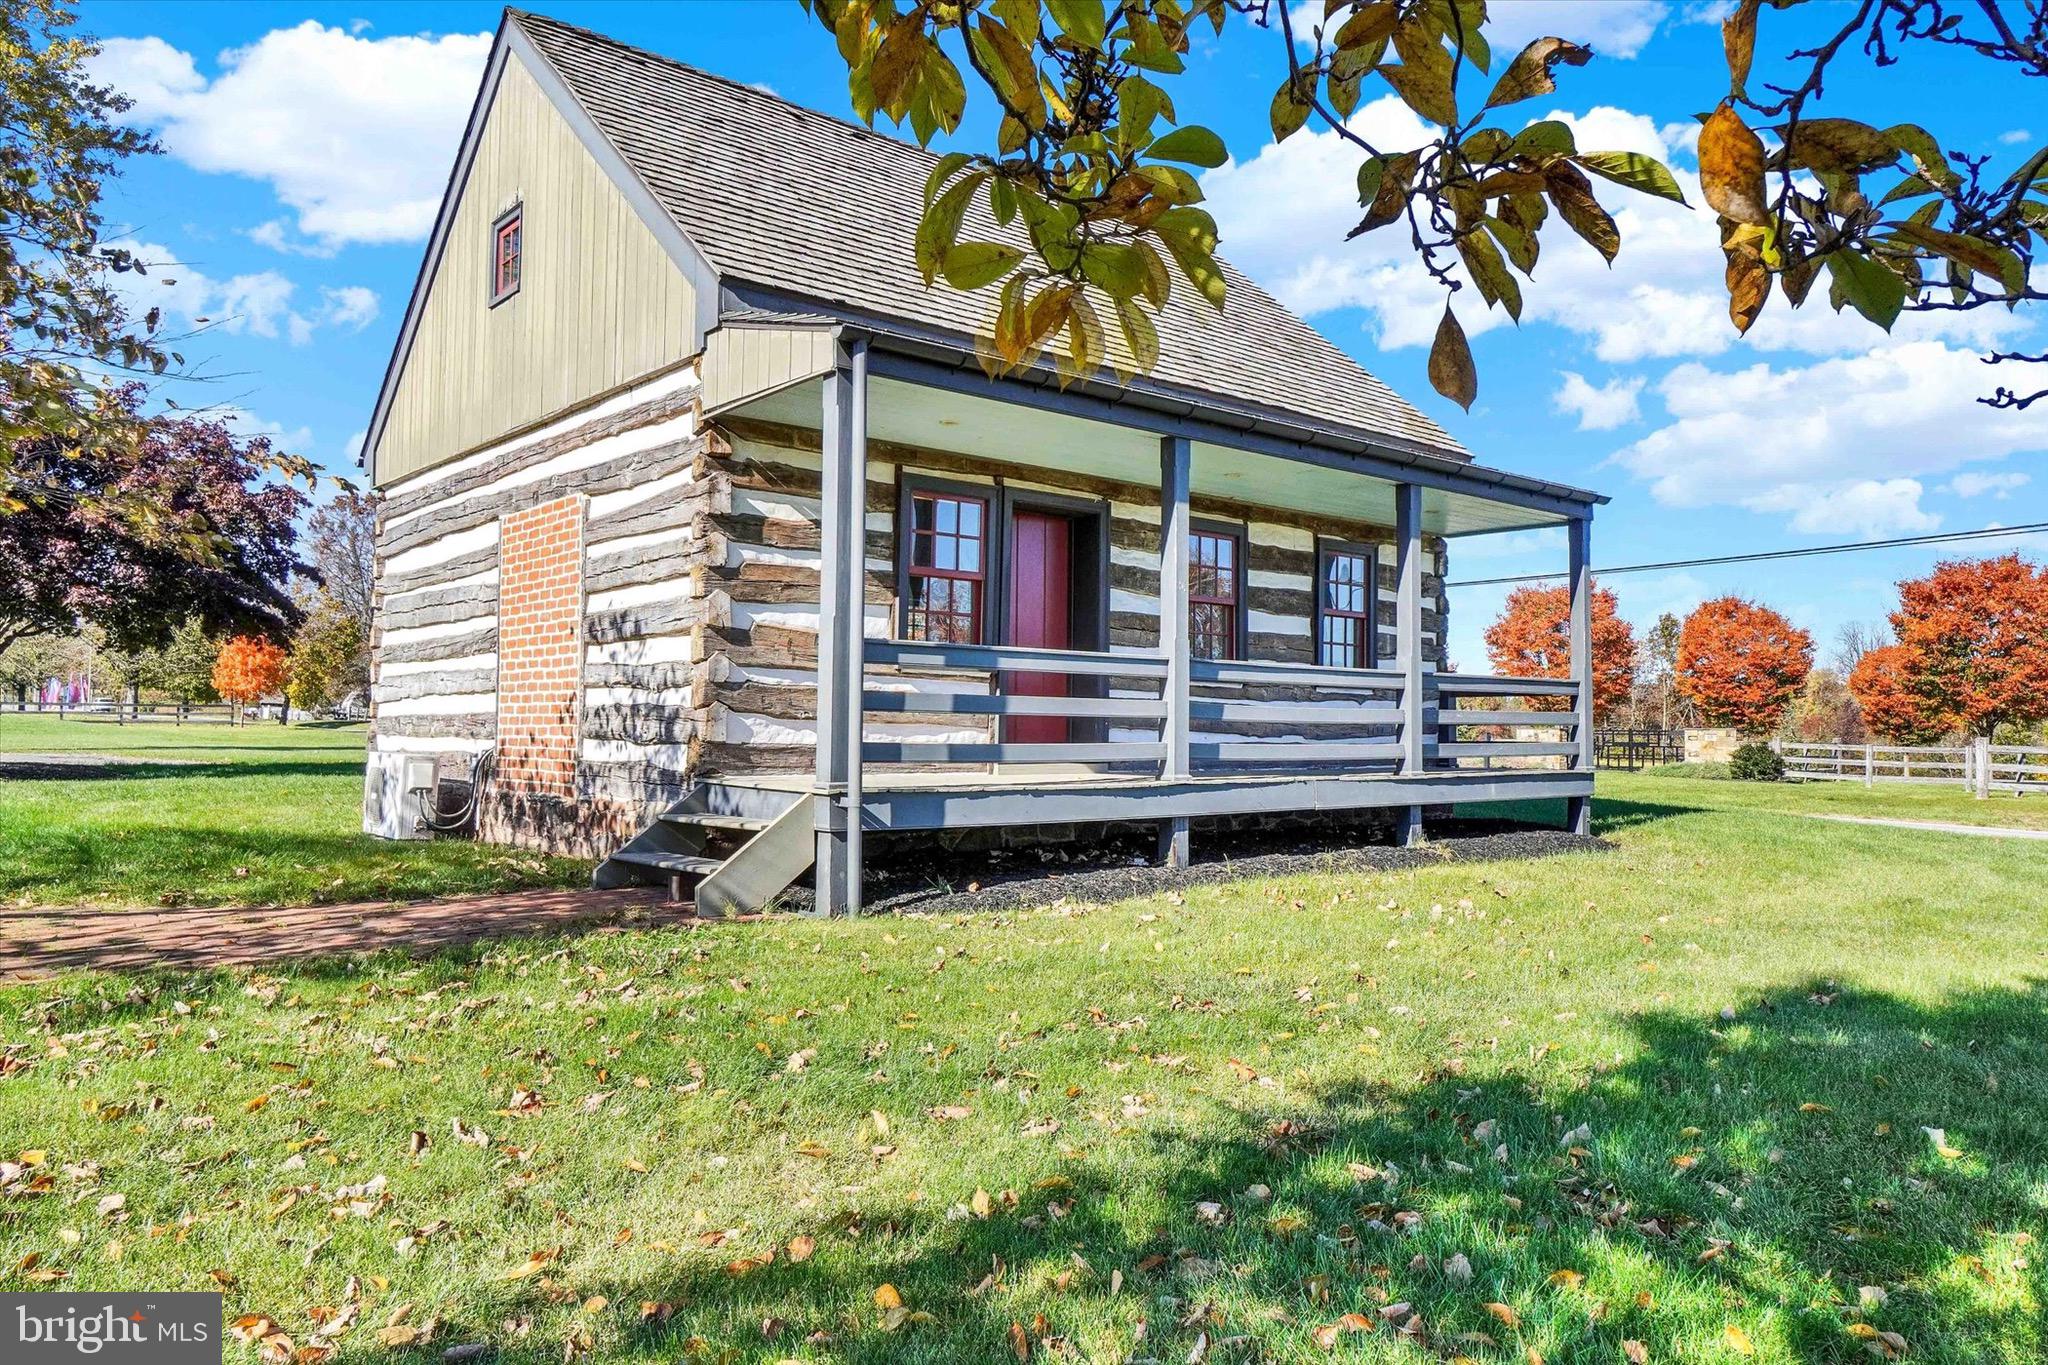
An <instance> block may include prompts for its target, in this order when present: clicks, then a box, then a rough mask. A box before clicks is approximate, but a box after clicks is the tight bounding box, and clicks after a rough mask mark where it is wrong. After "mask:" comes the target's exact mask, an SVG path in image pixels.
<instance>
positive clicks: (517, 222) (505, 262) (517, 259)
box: [491, 205, 526, 305]
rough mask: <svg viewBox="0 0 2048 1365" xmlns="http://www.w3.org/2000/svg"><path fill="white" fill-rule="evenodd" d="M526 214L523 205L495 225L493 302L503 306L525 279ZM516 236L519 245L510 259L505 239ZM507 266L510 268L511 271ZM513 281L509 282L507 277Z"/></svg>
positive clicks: (493, 226)
mask: <svg viewBox="0 0 2048 1365" xmlns="http://www.w3.org/2000/svg"><path fill="white" fill-rule="evenodd" d="M525 220H526V211H525V206H524V205H520V206H517V207H514V208H513V209H511V210H509V211H508V212H506V213H505V214H504V215H503V216H502V217H500V218H499V219H498V221H497V222H495V223H493V224H492V225H491V303H492V304H493V305H496V304H500V303H503V302H504V301H505V300H506V299H509V298H511V297H512V296H513V295H514V294H517V293H518V292H519V285H520V283H521V281H522V280H523V279H524V278H525V274H526V271H525V268H524V267H525V264H526V231H525V226H524V224H525ZM515 235H516V239H517V240H516V243H515V245H514V246H513V249H512V253H511V255H510V256H509V257H508V256H507V255H506V252H505V239H506V238H507V237H508V236H515ZM507 266H509V267H510V269H509V271H508V270H507ZM508 274H509V276H510V279H509V280H508V279H507V276H508Z"/></svg>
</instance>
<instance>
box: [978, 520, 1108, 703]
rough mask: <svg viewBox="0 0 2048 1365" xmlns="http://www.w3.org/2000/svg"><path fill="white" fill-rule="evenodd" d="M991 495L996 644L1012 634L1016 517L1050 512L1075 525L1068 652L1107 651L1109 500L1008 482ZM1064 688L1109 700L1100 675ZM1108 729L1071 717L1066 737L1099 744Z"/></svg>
mask: <svg viewBox="0 0 2048 1365" xmlns="http://www.w3.org/2000/svg"><path fill="white" fill-rule="evenodd" d="M995 492H996V495H997V496H998V498H999V499H1000V500H1001V512H1000V514H999V517H1000V525H1001V526H1002V541H1003V549H1004V554H1003V556H1002V559H1001V564H1002V569H1001V578H1002V603H1001V605H1000V606H999V607H998V609H997V614H996V616H995V618H994V622H993V628H994V630H995V639H996V641H997V642H998V643H1000V642H1003V641H1006V640H1007V639H1008V638H1009V634H1010V594H1011V593H1012V592H1013V591H1014V590H1015V587H1016V584H1015V583H1014V582H1013V581H1012V573H1011V565H1012V561H1011V558H1010V555H1009V553H1008V550H1009V547H1010V544H1011V541H1012V539H1013V537H1014V534H1015V526H1016V520H1017V513H1018V512H1019V511H1020V510H1021V511H1026V512H1049V513H1051V514H1053V515H1054V516H1059V517H1064V518H1066V520H1067V521H1068V522H1070V523H1071V524H1072V527H1073V530H1072V532H1071V534H1070V535H1069V537H1068V540H1067V547H1068V548H1067V553H1068V556H1069V558H1070V563H1069V565H1068V569H1067V593H1068V598H1069V602H1068V617H1067V632H1068V636H1067V638H1068V640H1069V642H1070V644H1069V648H1072V649H1077V650H1092V651H1094V652H1096V653H1102V654H1106V653H1108V652H1109V503H1108V501H1107V500H1105V499H1102V498H1086V497H1079V496H1077V495H1075V494H1071V493H1055V492H1050V491H1047V490H1043V489H1037V488H1017V487H1014V486H1012V485H1009V484H1001V485H998V486H997V488H996V489H995ZM1067 688H1068V694H1069V695H1070V696H1075V697H1102V696H1107V695H1108V692H1109V679H1108V678H1105V677H1102V676H1100V675H1075V676H1070V677H1069V678H1068V680H1067ZM1107 730H1108V725H1107V723H1106V722H1104V721H1100V720H1085V719H1075V720H1071V721H1069V722H1068V723H1067V733H1068V736H1069V738H1070V740H1071V742H1073V743H1076V744H1096V743H1101V742H1102V741H1103V739H1104V738H1106V734H1107Z"/></svg>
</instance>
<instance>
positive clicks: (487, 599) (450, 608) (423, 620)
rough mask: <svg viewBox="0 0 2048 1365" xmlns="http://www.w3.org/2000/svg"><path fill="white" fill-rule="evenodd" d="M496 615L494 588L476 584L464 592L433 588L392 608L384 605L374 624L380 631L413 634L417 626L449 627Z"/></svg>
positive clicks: (495, 593) (496, 599)
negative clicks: (457, 623)
mask: <svg viewBox="0 0 2048 1365" xmlns="http://www.w3.org/2000/svg"><path fill="white" fill-rule="evenodd" d="M497 614H498V588H497V585H496V584H495V583H480V584H477V585H476V586H474V587H468V588H435V589H434V590H433V591H431V592H423V593H421V594H420V595H419V596H417V597H412V598H407V599H406V600H405V601H403V602H400V603H398V604H397V605H395V606H392V605H386V606H385V608H384V609H383V611H382V612H380V613H379V614H378V617H377V624H378V625H379V626H380V627H382V628H383V629H384V630H387V631H391V630H413V629H417V628H418V627H420V626H451V625H454V624H455V623H456V622H458V621H476V620H482V619H483V618H485V617H489V616H495V615H497Z"/></svg>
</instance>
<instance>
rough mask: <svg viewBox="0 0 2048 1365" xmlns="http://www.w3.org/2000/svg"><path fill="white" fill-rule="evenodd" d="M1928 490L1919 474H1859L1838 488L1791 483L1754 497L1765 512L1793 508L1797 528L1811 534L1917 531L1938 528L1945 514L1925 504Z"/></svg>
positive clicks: (1877, 534) (1866, 536) (1872, 536)
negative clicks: (1916, 476) (1878, 476)
mask: <svg viewBox="0 0 2048 1365" xmlns="http://www.w3.org/2000/svg"><path fill="white" fill-rule="evenodd" d="M1924 491H1926V490H1925V489H1923V488H1922V487H1921V484H1920V481H1919V480H1918V479H1903V478H1902V479H1883V480H1878V479H1857V480H1855V481H1854V482H1852V483H1845V484H1840V485H1837V486H1836V487H1833V488H1813V487H1810V486H1806V485H1802V484H1785V485H1782V486H1781V487H1778V488H1775V489H1773V490H1771V492H1770V493H1768V494H1766V495H1764V496H1762V497H1759V498H1755V499H1752V500H1751V504H1750V505H1751V506H1752V507H1754V508H1755V509H1756V510H1757V511H1759V512H1790V513H1791V514H1792V521H1791V527H1792V529H1793V530H1795V531H1798V532H1801V533H1802V534H1805V535H1819V536H1845V535H1847V536H1860V537H1863V538H1864V539H1868V540H1876V539H1878V538H1879V537H1881V536H1892V535H1915V534H1918V533H1920V532H1923V531H1932V530H1934V529H1935V528H1936V527H1938V526H1940V525H1941V518H1940V517H1938V516H1935V515H1934V514H1933V513H1931V512H1928V511H1925V510H1923V509H1922V508H1921V506H1920V495H1921V493H1923V492H1924Z"/></svg>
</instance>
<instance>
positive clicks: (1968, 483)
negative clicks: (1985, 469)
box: [1941, 470, 2033, 502]
mask: <svg viewBox="0 0 2048 1365" xmlns="http://www.w3.org/2000/svg"><path fill="white" fill-rule="evenodd" d="M2032 481H2033V480H2032V478H2031V477H2030V476H2028V475H2026V474H1979V473H1976V472H1974V471H1971V470H1965V471H1964V472H1963V473H1961V474H1958V475H1956V476H1955V477H1954V478H1953V479H1950V480H1949V481H1948V482H1947V483H1945V484H1943V485H1942V486H1941V491H1942V492H1944V493H1951V494H1954V495H1955V496H1956V497H1959V498H1980V497H1982V496H1984V494H1986V493H1989V494H1991V495H1992V496H1993V497H1994V498H1996V499H1997V500H1998V501H2000V502H2004V501H2005V500H2006V499H2007V498H2010V497H2011V496H2012V495H2013V493H2014V491H2015V490H2017V489H2021V488H2025V487H2026V486H2027V485H2028V484H2029V483H2031V482H2032Z"/></svg>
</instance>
